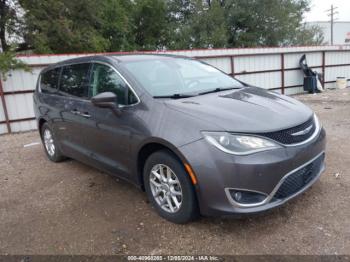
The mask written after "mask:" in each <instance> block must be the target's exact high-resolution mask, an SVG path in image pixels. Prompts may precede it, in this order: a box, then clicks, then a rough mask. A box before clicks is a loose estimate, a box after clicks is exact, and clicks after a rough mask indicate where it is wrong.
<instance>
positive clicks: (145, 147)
mask: <svg viewBox="0 0 350 262" xmlns="http://www.w3.org/2000/svg"><path fill="white" fill-rule="evenodd" d="M160 150H168V151H169V152H170V153H172V154H173V155H174V156H175V157H176V158H177V159H178V160H179V161H180V162H181V163H182V164H183V165H184V164H185V163H187V160H186V158H185V157H184V156H183V154H182V153H181V152H180V151H179V150H178V149H177V148H176V146H174V145H172V144H171V143H169V142H167V141H164V140H161V139H152V140H149V141H147V142H145V143H143V144H142V146H141V147H140V149H139V150H138V154H137V179H138V183H139V185H140V186H141V188H142V190H144V185H143V168H144V165H145V163H146V160H147V158H148V157H149V156H150V155H151V154H153V153H154V152H157V151H160ZM186 172H187V171H186Z"/></svg>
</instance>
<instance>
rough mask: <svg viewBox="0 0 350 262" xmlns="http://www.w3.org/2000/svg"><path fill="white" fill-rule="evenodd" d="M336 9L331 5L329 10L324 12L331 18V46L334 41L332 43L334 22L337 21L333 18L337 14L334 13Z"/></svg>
mask: <svg viewBox="0 0 350 262" xmlns="http://www.w3.org/2000/svg"><path fill="white" fill-rule="evenodd" d="M337 8H338V7H334V6H333V5H331V9H328V10H327V11H326V12H328V16H330V17H331V21H330V22H331V45H333V43H334V41H333V32H334V21H335V20H337V19H335V18H334V15H336V14H338V11H336V12H335V9H337Z"/></svg>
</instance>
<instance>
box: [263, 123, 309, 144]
mask: <svg viewBox="0 0 350 262" xmlns="http://www.w3.org/2000/svg"><path fill="white" fill-rule="evenodd" d="M310 126H311V129H310V130H309V132H307V133H306V134H300V135H297V134H295V133H298V132H301V131H303V130H305V129H307V128H309V127H310ZM315 130H316V123H315V120H314V118H313V117H312V118H311V119H309V120H308V121H306V122H305V123H303V124H301V125H298V126H295V127H292V128H288V129H284V130H281V131H276V132H270V133H260V134H259V135H260V136H264V137H267V138H270V139H272V140H275V141H277V142H280V143H282V144H286V145H290V144H296V143H301V142H303V141H305V140H307V139H308V138H310V137H311V136H312V134H313V133H314V132H315ZM293 134H295V135H293Z"/></svg>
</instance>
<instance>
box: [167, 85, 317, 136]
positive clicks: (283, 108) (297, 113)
mask: <svg viewBox="0 0 350 262" xmlns="http://www.w3.org/2000/svg"><path fill="white" fill-rule="evenodd" d="M165 104H166V105H167V106H168V107H170V108H172V109H173V110H177V111H180V112H182V113H185V114H189V115H191V116H193V117H195V118H198V119H201V120H204V121H207V122H209V123H211V124H213V131H214V130H215V131H219V130H217V129H221V130H225V131H230V132H249V133H260V132H272V131H277V130H282V129H286V128H290V127H293V126H296V125H299V124H302V123H304V122H306V121H307V120H309V119H310V117H311V116H312V115H313V112H312V111H311V109H309V108H308V107H307V106H305V105H304V104H302V103H300V102H299V101H297V100H295V99H293V98H290V97H287V96H284V95H280V94H278V93H275V92H271V91H267V90H264V89H262V88H257V87H245V88H242V89H238V90H229V91H223V92H217V93H211V94H206V95H201V96H195V97H190V98H184V99H175V100H168V101H166V102H165Z"/></svg>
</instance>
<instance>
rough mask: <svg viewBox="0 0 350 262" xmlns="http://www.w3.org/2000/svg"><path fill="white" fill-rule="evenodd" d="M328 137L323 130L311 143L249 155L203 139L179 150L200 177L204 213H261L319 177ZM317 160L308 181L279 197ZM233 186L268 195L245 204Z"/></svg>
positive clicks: (198, 193) (198, 186) (198, 196)
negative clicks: (235, 195)
mask: <svg viewBox="0 0 350 262" xmlns="http://www.w3.org/2000/svg"><path fill="white" fill-rule="evenodd" d="M325 137H326V136H325V131H324V129H322V130H321V131H320V133H319V135H318V136H317V137H316V138H315V139H313V140H312V141H310V142H309V143H307V144H304V145H300V146H293V147H285V148H280V149H276V150H271V151H264V152H259V153H255V154H251V155H247V156H234V155H230V154H227V153H224V152H222V151H220V150H218V149H217V148H215V147H214V146H211V145H209V144H208V143H207V142H206V141H205V140H203V139H202V140H199V141H196V142H194V143H191V144H188V145H185V146H182V147H180V148H179V149H180V151H181V152H182V154H183V155H184V157H185V158H186V159H187V161H188V162H189V163H190V165H191V166H192V169H193V170H194V173H195V174H196V176H197V180H198V184H197V186H196V192H197V198H198V201H199V206H200V210H201V213H202V214H203V215H207V216H212V215H230V214H237V213H238V214H244V213H257V212H261V211H265V210H268V209H271V208H274V207H277V206H280V205H282V204H284V203H285V202H287V201H288V200H290V199H292V198H294V197H296V196H297V195H299V194H301V193H302V192H304V191H305V190H306V189H307V188H309V187H310V186H311V185H312V184H313V183H314V182H315V181H317V180H318V178H319V176H320V175H321V173H322V172H323V170H324V161H323V159H324V151H325V143H326V139H325ZM315 160H319V161H320V162H319V163H318V167H317V169H316V170H313V174H312V177H311V179H309V180H308V181H307V183H305V184H304V185H303V186H302V187H299V188H297V190H296V191H293V192H292V193H290V194H287V195H286V194H284V195H283V194H279V197H278V198H277V197H276V193H279V192H278V191H279V189H280V188H281V185H283V182H285V180H286V179H287V178H288V177H291V175H292V174H295V173H296V172H298V171H300V170H301V169H302V168H304V167H305V166H307V165H308V164H310V163H312V162H313V161H315ZM232 189H233V190H242V191H250V192H258V193H260V194H262V195H265V196H266V197H265V198H264V199H263V201H260V202H257V203H253V204H248V205H244V204H243V205H241V204H239V203H238V204H237V202H236V201H234V199H233V197H232V195H231V194H230V190H232ZM281 196H282V197H281ZM232 200H233V201H232Z"/></svg>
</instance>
